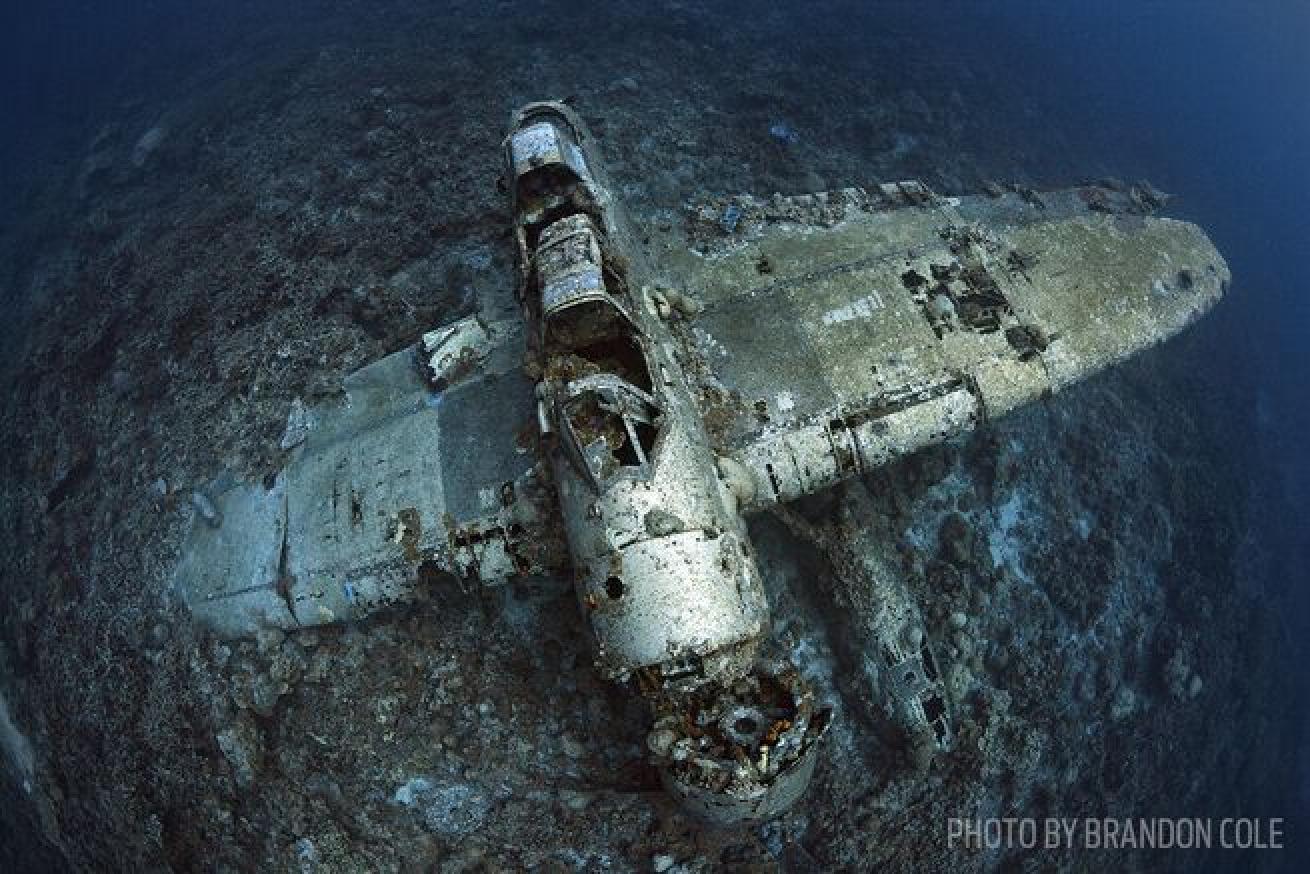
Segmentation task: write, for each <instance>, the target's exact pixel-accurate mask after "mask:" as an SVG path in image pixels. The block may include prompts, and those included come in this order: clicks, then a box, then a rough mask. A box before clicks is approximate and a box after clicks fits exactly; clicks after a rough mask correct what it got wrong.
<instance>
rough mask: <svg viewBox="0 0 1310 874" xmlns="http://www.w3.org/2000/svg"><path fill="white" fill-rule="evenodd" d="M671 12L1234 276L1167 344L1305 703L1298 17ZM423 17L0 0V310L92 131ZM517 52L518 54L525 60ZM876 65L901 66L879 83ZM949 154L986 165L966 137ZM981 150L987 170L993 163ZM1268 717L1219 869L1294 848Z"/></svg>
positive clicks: (1287, 0) (1306, 382)
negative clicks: (874, 101) (1020, 160)
mask: <svg viewBox="0 0 1310 874" xmlns="http://www.w3.org/2000/svg"><path fill="white" fill-rule="evenodd" d="M684 6H690V7H693V8H701V7H703V6H705V7H706V8H708V9H709V10H710V14H708V15H706V16H703V17H701V18H696V17H691V18H687V17H686V16H684V15H683V14H682V11H680V10H677V9H674V10H672V11H670V12H669V13H668V15H667V19H668V20H669V21H671V22H673V24H670V26H671V27H685V26H686V25H685V24H679V22H685V21H707V22H712V23H713V24H714V26H715V27H716V28H719V31H718V32H715V33H705V34H696V33H688V34H686V36H687V38H688V39H704V40H705V41H706V43H707V45H708V46H716V45H718V46H722V45H731V44H732V39H731V31H732V29H733V27H734V23H733V22H734V20H736V19H735V18H734V16H740V20H741V21H742V22H743V23H742V25H741V26H742V29H743V30H745V31H749V37H743V39H744V40H745V43H744V44H745V46H746V48H744V49H742V51H743V54H741V55H739V56H733V55H732V54H730V53H723V54H719V55H718V56H709V57H707V58H706V65H707V69H709V68H712V67H713V65H714V64H716V63H717V64H733V65H741V64H749V63H750V56H749V54H748V53H749V52H756V53H759V52H766V53H767V52H775V53H777V54H779V55H787V54H788V53H793V52H799V53H800V54H801V55H802V56H803V57H806V58H812V59H813V64H814V66H813V69H812V80H811V84H812V85H813V86H814V87H815V88H816V89H819V90H821V86H822V83H823V82H824V81H825V80H827V79H831V80H834V81H837V80H840V81H843V82H847V81H849V80H851V79H852V78H858V77H859V76H861V75H864V71H866V70H868V69H878V70H880V71H882V72H883V73H885V74H886V75H887V76H889V77H891V76H894V75H903V76H904V77H906V79H907V80H909V81H915V82H916V83H918V87H920V88H925V87H932V85H931V84H928V85H925V84H923V82H922V81H920V78H921V71H922V70H923V69H925V68H929V67H932V66H933V65H934V64H938V63H941V64H946V63H952V62H954V61H955V60H956V59H958V58H964V59H966V61H967V64H968V65H970V66H971V67H972V68H974V69H977V70H980V71H984V72H985V75H986V78H988V79H989V80H992V81H994V82H996V83H999V87H998V88H996V89H995V91H994V93H998V94H999V93H1005V94H1009V95H1013V96H1015V97H1016V99H1022V100H1023V101H1024V105H1023V106H1020V105H1017V104H1013V103H1007V104H998V105H996V106H990V107H978V106H970V107H969V111H970V112H974V113H978V112H983V113H990V114H993V115H994V116H995V117H997V118H1002V119H1005V120H1006V124H1008V125H1011V126H1013V127H1014V128H1015V129H1016V130H1018V132H1019V135H1020V136H1021V137H1022V133H1023V126H1025V125H1026V126H1029V127H1030V129H1031V130H1032V131H1033V132H1034V137H1035V138H1036V139H1040V140H1042V141H1046V140H1047V139H1048V138H1047V137H1045V136H1044V132H1045V131H1046V130H1048V129H1049V128H1052V127H1054V128H1057V129H1060V130H1064V131H1067V132H1068V133H1067V135H1066V139H1067V140H1069V141H1070V142H1071V148H1072V149H1073V150H1075V151H1076V153H1077V155H1078V156H1080V162H1081V159H1082V158H1083V157H1085V158H1086V163H1087V164H1092V163H1097V164H1098V166H1095V167H1092V166H1089V167H1088V170H1087V176H1089V177H1092V176H1096V175H1099V174H1100V173H1101V172H1102V168H1113V169H1115V170H1116V171H1117V172H1119V173H1121V174H1123V175H1125V176H1128V175H1129V174H1132V175H1133V177H1134V178H1135V177H1137V176H1141V177H1147V178H1149V179H1150V180H1151V181H1152V182H1153V183H1154V184H1155V185H1156V186H1157V187H1159V188H1161V189H1164V190H1166V191H1170V192H1176V193H1177V194H1178V195H1179V199H1178V200H1177V201H1176V202H1175V203H1174V204H1172V205H1171V210H1170V211H1171V212H1172V213H1174V214H1176V215H1179V216H1180V217H1183V218H1186V219H1189V220H1193V221H1196V222H1197V223H1199V224H1200V225H1202V226H1203V227H1205V228H1206V229H1207V231H1208V232H1209V233H1210V234H1211V236H1212V237H1213V238H1214V240H1215V241H1216V243H1217V245H1218V247H1219V249H1220V250H1221V251H1222V252H1223V253H1224V254H1225V256H1226V257H1227V259H1228V261H1229V264H1230V267H1231V268H1232V273H1233V277H1234V280H1233V288H1232V292H1231V294H1230V296H1229V298H1228V299H1227V300H1226V301H1225V302H1224V303H1223V304H1222V306H1221V307H1220V308H1219V309H1218V310H1217V311H1216V312H1215V313H1214V315H1213V316H1211V317H1210V318H1209V319H1207V320H1206V321H1205V322H1204V323H1203V324H1202V325H1200V326H1199V327H1198V328H1197V329H1196V331H1195V332H1194V335H1195V336H1191V337H1189V338H1188V339H1187V340H1186V341H1185V342H1187V343H1188V344H1190V345H1189V349H1190V350H1191V352H1192V353H1193V354H1192V355H1191V356H1190V357H1189V358H1188V362H1189V364H1188V369H1189V371H1190V376H1189V378H1188V379H1187V380H1186V388H1185V390H1187V391H1192V392H1195V393H1196V394H1197V396H1198V400H1197V403H1198V404H1201V405H1202V407H1201V408H1203V409H1204V410H1206V414H1207V415H1208V416H1211V417H1214V418H1215V419H1216V420H1218V419H1222V418H1224V417H1231V418H1232V419H1233V420H1235V421H1237V422H1239V423H1241V425H1240V427H1226V426H1218V427H1216V429H1215V433H1216V434H1219V435H1221V436H1222V435H1230V439H1231V440H1232V445H1231V447H1230V449H1231V454H1230V456H1229V458H1230V459H1231V462H1232V465H1233V466H1234V467H1235V468H1238V469H1241V470H1243V471H1245V473H1246V475H1247V477H1248V481H1249V484H1250V486H1249V492H1248V493H1247V494H1245V495H1240V496H1238V495H1235V496H1234V500H1243V501H1248V502H1250V504H1251V506H1250V507H1249V514H1250V518H1251V519H1252V524H1253V535H1252V536H1253V543H1252V545H1251V547H1250V549H1251V552H1252V554H1253V555H1254V556H1255V557H1254V558H1253V559H1252V561H1253V562H1254V563H1255V566H1258V567H1259V568H1260V573H1261V575H1262V578H1261V579H1260V580H1259V581H1258V582H1259V584H1260V585H1261V586H1262V587H1264V589H1265V590H1266V592H1267V593H1268V599H1269V603H1270V604H1273V605H1277V607H1278V609H1279V611H1280V613H1281V614H1282V621H1283V622H1284V623H1285V627H1286V629H1287V633H1288V636H1289V639H1290V640H1291V641H1292V644H1291V648H1290V649H1289V650H1288V652H1289V658H1288V663H1287V665H1286V670H1287V671H1288V672H1289V673H1290V674H1292V675H1293V676H1294V677H1295V678H1296V680H1297V682H1298V684H1299V688H1300V690H1301V691H1302V693H1303V694H1302V698H1303V700H1310V652H1308V651H1307V649H1306V646H1305V641H1307V640H1310V571H1308V570H1307V568H1310V2H1303V0H1300V2H1294V0H1259V2H1236V0H1235V2H1229V3H1220V2H1213V0H1197V2H1185V0H1178V2H1129V0H1115V2H1105V3H1094V4H1084V3H1058V4H1057V3H1038V2H1032V3H1016V2H1006V3H965V2H951V3H942V4H936V5H929V6H926V7H925V6H922V5H920V4H863V3H853V4H850V5H849V6H846V7H843V6H842V5H839V4H827V5H824V6H822V7H821V8H822V10H823V14H816V13H815V12H814V7H810V6H809V5H807V4H802V3H797V4H795V6H794V8H790V9H788V8H781V9H779V8H777V7H775V6H773V5H771V4H770V5H769V6H768V10H769V11H768V14H767V15H766V14H765V13H764V11H763V10H764V7H763V6H756V5H754V4H744V3H742V4H719V5H716V4H708V5H706V4H696V3H688V4H684ZM470 8H473V7H470ZM515 8H516V7H515V4H512V3H506V4H501V14H500V15H499V16H498V17H499V18H508V17H510V16H512V15H513V12H514V10H515ZM532 8H533V9H534V10H536V12H537V13H540V10H541V9H542V8H554V9H557V11H558V16H557V19H558V21H560V22H562V24H561V25H560V27H559V29H557V30H556V31H554V32H553V34H546V35H545V36H543V37H542V38H541V39H542V42H541V43H540V45H539V46H538V48H541V49H542V50H545V51H550V50H551V46H552V45H553V43H552V42H551V40H557V41H559V43H560V44H564V43H568V44H569V45H571V46H572V45H575V43H574V42H573V41H572V40H571V39H567V38H566V37H564V36H561V35H560V33H561V32H567V31H568V30H569V29H570V28H571V27H573V26H575V25H582V23H583V22H585V20H586V15H584V14H583V13H582V12H581V11H579V9H578V8H577V7H574V6H567V5H563V4H560V5H558V6H552V5H549V4H547V5H546V6H544V7H543V6H542V5H540V4H533V6H532ZM426 14H427V13H426V11H425V7H424V6H423V5H422V4H417V3H380V4H366V3H360V4H352V3H348V2H305V3H290V2H284V0H268V2H244V3H222V4H219V3H199V2H196V3H185V2H181V0H156V2H137V3H93V2H81V3H73V2H67V0H63V2H53V3H44V4H30V5H20V4H16V3H8V4H5V8H4V9H3V11H0V108H2V110H3V116H2V118H3V123H2V124H0V235H10V237H11V239H18V240H20V242H19V243H18V244H16V245H14V244H10V245H5V246H3V247H0V253H3V254H4V256H5V261H6V263H3V264H0V281H3V282H4V286H3V289H0V301H5V302H7V301H11V300H13V299H14V298H15V297H16V296H17V295H18V293H19V291H20V289H21V288H22V287H23V285H24V283H25V281H26V277H27V274H26V273H25V271H26V270H28V269H29V268H30V266H31V260H30V255H31V253H32V247H31V245H27V244H24V243H22V242H21V241H22V240H27V241H29V242H30V241H33V240H49V239H51V238H52V236H57V235H58V234H59V232H60V229H59V228H57V227H56V228H52V227H48V226H47V227H42V228H35V227H32V226H30V223H31V221H32V220H31V219H30V218H29V217H30V216H31V215H32V214H33V212H32V208H33V204H35V203H36V202H37V201H38V200H39V199H40V197H41V196H42V192H45V191H48V190H50V189H51V188H56V189H57V188H59V187H60V186H64V187H67V184H68V183H67V181H66V180H67V178H68V177H69V175H70V174H72V173H75V172H76V168H77V164H78V162H79V161H80V160H81V159H82V157H83V156H84V154H85V151H86V148H87V143H88V142H89V141H90V140H91V138H92V137H93V136H94V134H95V132H96V130H98V129H99V128H100V127H101V125H103V124H104V123H105V122H106V121H110V120H113V119H116V118H130V119H134V120H135V121H136V122H141V121H142V120H144V119H148V118H149V117H151V115H152V113H153V111H154V110H153V107H155V106H158V105H163V104H168V103H175V102H177V101H180V100H184V99H186V98H187V96H188V95H190V94H193V93H196V92H197V91H198V90H203V89H206V88H212V87H215V85H216V83H221V81H222V80H223V77H224V76H225V75H234V74H235V73H236V72H237V71H235V70H234V69H232V67H231V66H230V65H229V62H230V59H232V58H234V57H240V58H249V57H251V56H263V57H278V56H281V57H286V58H295V57H298V56H299V53H302V52H308V51H313V50H314V49H315V47H317V46H320V45H325V44H329V43H330V44H335V45H346V46H349V45H350V44H351V41H352V39H356V38H360V39H362V38H364V37H362V36H360V35H361V34H367V35H368V39H370V40H376V39H378V38H379V36H380V37H381V38H382V39H385V35H386V33H387V32H388V30H389V29H396V28H404V27H407V26H410V25H411V24H413V23H415V22H422V21H423V20H424V18H425V15H426ZM446 14H449V13H446ZM596 14H598V15H602V16H620V17H622V16H625V15H626V16H632V17H633V19H634V20H639V21H640V22H641V26H643V27H650V26H654V25H655V24H657V23H658V22H659V21H660V20H661V18H662V17H663V16H662V14H661V13H660V12H659V11H658V10H657V11H655V12H652V11H651V10H650V9H649V8H643V9H641V10H640V11H638V10H637V8H636V7H635V6H634V7H633V8H632V9H628V8H626V6H625V5H623V4H602V5H601V6H599V7H598V8H597V11H596ZM456 17H457V16H456ZM470 20H471V21H474V20H475V19H472V18H471V19H470ZM476 21H483V23H481V24H478V23H475V24H472V25H471V29H470V36H469V37H468V39H469V40H470V41H472V42H476V41H477V40H478V39H481V38H482V37H481V36H479V33H480V32H481V31H480V28H484V27H486V26H489V25H486V24H485V21H484V19H481V18H479V19H476ZM885 27H891V28H899V29H902V30H905V31H906V32H911V33H915V34H917V35H919V36H924V35H930V36H928V37H927V39H926V43H927V44H928V45H929V46H930V47H931V49H930V51H929V52H928V53H927V54H926V55H918V56H915V57H906V58H903V59H895V60H886V59H876V60H874V61H871V60H870V58H869V57H868V56H867V55H866V54H865V53H864V52H863V51H862V45H863V43H864V38H865V37H866V36H868V35H870V34H872V33H873V32H874V31H875V30H877V29H881V28H885ZM617 29H618V30H622V28H617ZM614 30H615V28H608V29H607V33H608V32H613V31H614ZM517 38H520V39H525V40H526V39H528V38H529V34H526V33H522V32H520V33H518V34H517ZM584 42H585V40H584ZM454 45H455V46H456V49H455V50H458V49H457V43H455V44H454ZM640 46H641V42H640V38H639V34H638V35H635V36H630V38H629V39H626V40H623V41H619V40H617V39H607V40H604V41H601V42H599V43H597V44H594V45H590V46H588V48H587V51H590V52H594V53H596V54H597V55H598V56H608V54H610V53H614V52H619V51H622V52H639V51H640ZM532 48H533V46H532V45H530V44H527V43H525V45H524V51H525V52H527V51H529V50H530V49H532ZM434 50H435V49H434ZM442 50H451V49H450V47H449V46H447V47H445V48H444V49H442ZM709 54H711V55H713V52H709ZM934 55H935V56H934ZM655 60H656V62H657V61H658V59H655ZM898 64H901V65H903V66H904V69H903V70H902V71H900V72H899V73H898V72H897V71H896V69H895V68H896V67H897V65H898ZM489 75H496V72H495V71H490V72H489ZM506 75H507V76H508V73H506ZM687 75H688V76H694V75H696V72H695V71H688V72H687ZM939 84H940V85H941V86H942V87H947V86H948V85H949V84H950V83H939ZM577 85H578V87H579V88H585V87H586V85H587V83H586V82H584V81H579V82H578V83H577ZM966 90H967V89H966ZM540 96H545V95H540ZM804 100H805V95H803V94H802V95H799V96H798V101H799V102H802V103H803V102H804ZM1033 108H1035V109H1036V112H1033V111H1030V110H1031V109H1033ZM1039 134H1043V135H1040V136H1039ZM802 135H803V134H802ZM973 148H974V151H975V152H977V153H978V154H980V155H989V154H990V153H989V152H988V144H987V143H977V144H975V145H974V146H973ZM990 157H991V158H992V159H993V161H994V163H995V164H996V165H997V166H1005V156H1003V155H990ZM1034 172H1037V173H1040V172H1041V171H1040V170H1036V171H1034ZM61 180H63V181H61ZM855 181H863V180H842V179H834V178H828V179H827V182H828V183H829V184H830V185H831V186H832V187H837V186H838V185H841V184H848V183H850V182H855ZM1041 181H1043V182H1047V183H1049V184H1056V183H1058V182H1059V181H1061V180H1058V179H1042V180H1041ZM1064 181H1067V182H1073V181H1076V180H1064ZM676 205H677V204H666V206H669V207H676ZM33 245H34V244H33ZM1252 706H1260V702H1253V704H1252ZM1271 712H1273V713H1276V718H1279V719H1289V720H1300V721H1301V723H1302V727H1301V729H1300V730H1301V732H1302V733H1301V736H1302V737H1303V738H1304V739H1305V740H1304V741H1303V744H1302V756H1303V759H1304V760H1303V761H1295V760H1289V761H1288V762H1287V767H1288V768H1289V769H1302V770H1301V773H1302V774H1305V775H1307V776H1305V777H1303V778H1302V780H1303V784H1304V785H1305V789H1304V790H1303V793H1302V795H1301V796H1300V797H1299V798H1297V797H1288V796H1286V795H1284V794H1279V795H1277V796H1271V797H1266V798H1250V799H1247V801H1246V803H1247V805H1248V806H1247V808H1246V809H1245V810H1242V811H1231V815H1243V814H1246V813H1248V812H1249V811H1258V812H1259V813H1260V815H1264V816H1283V817H1285V818H1286V819H1287V821H1288V823H1289V825H1288V827H1287V830H1288V832H1289V833H1290V835H1289V843H1291V844H1292V849H1289V850H1287V851H1285V852H1284V853H1282V854H1276V855H1274V856H1261V855H1258V854H1257V855H1254V856H1251V857H1249V858H1247V859H1244V860H1243V861H1241V862H1240V863H1239V864H1241V865H1244V866H1249V867H1253V868H1256V869H1261V868H1266V867H1267V868H1271V869H1272V868H1273V867H1276V866H1277V865H1280V864H1281V865H1286V868H1285V869H1286V870H1295V868H1296V865H1295V863H1294V862H1293V861H1292V855H1291V854H1293V853H1295V852H1301V851H1304V849H1305V848H1306V847H1308V846H1310V817H1308V816H1307V808H1306V804H1307V799H1308V798H1310V733H1307V732H1306V731H1305V729H1304V725H1303V723H1304V719H1305V716H1304V713H1305V711H1304V710H1297V709H1296V708H1279V709H1277V710H1271ZM1242 742H1243V739H1242V738H1234V739H1233V743H1234V744H1240V743H1242ZM1273 782H1274V781H1271V783H1273ZM1134 813H1135V814H1137V815H1167V814H1171V813H1175V814H1176V813H1186V812H1174V811H1143V812H1134ZM1220 815H1224V814H1222V813H1221V814H1220ZM15 822H17V823H18V825H17V826H15V825H14V823H15ZM30 825H31V823H30V821H28V820H26V819H25V818H24V819H11V820H10V827H9V829H7V830H5V831H0V835H8V838H9V839H10V840H11V841H19V840H20V839H19V838H18V837H17V835H18V834H20V831H16V830H15V828H17V829H19V830H23V829H28V828H30ZM1306 858H1307V859H1310V856H1307V857H1306Z"/></svg>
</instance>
